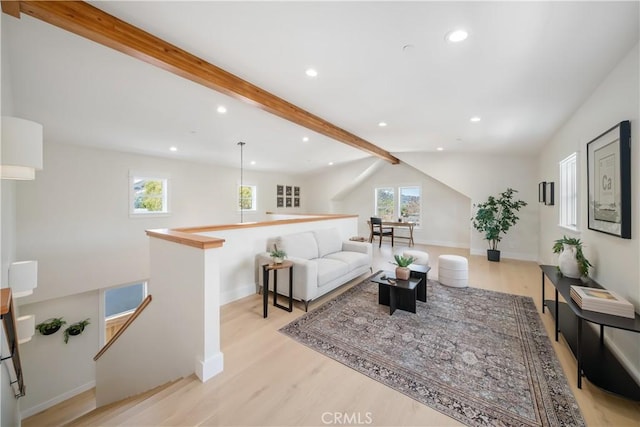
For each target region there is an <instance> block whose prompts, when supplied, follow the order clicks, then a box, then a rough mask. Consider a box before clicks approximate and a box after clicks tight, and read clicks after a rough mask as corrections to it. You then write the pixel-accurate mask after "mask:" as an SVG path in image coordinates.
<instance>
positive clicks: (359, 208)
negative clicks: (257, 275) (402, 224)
mask: <svg viewBox="0 0 640 427" xmlns="http://www.w3.org/2000/svg"><path fill="white" fill-rule="evenodd" d="M375 165H376V167H375V168H374V169H373V170H372V171H371V172H370V173H367V174H366V176H365V177H364V178H363V179H359V180H358V184H357V185H356V186H353V185H351V184H352V183H353V182H354V178H353V177H351V176H348V175H353V174H355V173H357V172H360V174H358V176H361V175H362V173H363V171H367V170H369V169H370V163H369V162H363V161H359V162H355V163H353V164H349V165H346V166H343V167H340V168H335V169H332V171H331V174H326V173H325V174H321V175H317V176H315V177H314V178H313V179H312V182H308V183H307V186H308V187H310V188H313V191H314V194H316V195H321V197H320V199H321V200H322V201H325V202H327V201H333V202H334V204H333V207H332V209H333V210H334V213H336V212H339V213H345V214H347V213H348V214H357V215H359V218H358V235H360V236H364V237H368V236H369V226H368V225H367V220H368V219H369V218H370V217H371V216H373V215H374V214H375V195H374V193H375V191H374V189H375V188H377V187H393V188H396V189H397V188H398V187H399V186H409V185H417V186H420V187H421V188H422V201H423V202H422V225H421V226H420V227H417V228H416V229H415V230H414V240H415V242H416V243H423V244H432V245H441V246H450V247H463V248H468V247H469V226H470V222H469V217H470V216H469V210H470V201H469V198H468V197H465V196H463V195H462V194H460V193H458V192H457V191H454V190H452V189H451V188H449V187H447V186H446V185H443V184H442V183H441V182H438V181H436V180H435V179H433V178H431V177H429V176H427V175H425V174H424V173H422V172H420V171H417V170H416V169H414V168H412V167H410V166H408V165H406V164H402V163H401V164H398V165H392V164H390V163H388V162H384V161H377V163H375ZM345 175H347V176H345ZM344 187H346V188H347V191H342V189H343V188H344ZM396 191H397V190H396ZM335 202H339V204H338V203H335ZM319 208H320V206H319ZM398 234H405V235H406V234H407V231H406V229H405V230H401V229H399V230H398ZM403 243H404V244H406V241H405V240H398V244H399V245H402V244H403Z"/></svg>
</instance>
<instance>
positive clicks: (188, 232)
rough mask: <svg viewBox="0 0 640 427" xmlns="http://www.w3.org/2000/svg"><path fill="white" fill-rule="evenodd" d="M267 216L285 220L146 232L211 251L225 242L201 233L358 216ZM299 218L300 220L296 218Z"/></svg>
mask: <svg viewBox="0 0 640 427" xmlns="http://www.w3.org/2000/svg"><path fill="white" fill-rule="evenodd" d="M267 215H283V216H286V217H287V218H285V219H274V220H270V221H259V222H243V223H235V224H220V225H204V226H196V227H180V228H171V229H170V228H159V229H153V230H146V233H147V236H149V237H155V238H158V239H163V240H168V241H170V242H174V243H179V244H181V245H187V246H192V247H194V248H199V249H211V248H219V247H222V245H223V244H224V242H225V240H224V239H220V238H217V237H210V236H203V235H202V234H199V233H211V232H215V231H220V230H240V229H244V228H255V227H271V226H274V225H283V224H295V223H301V222H313V221H326V220H327V219H343V218H357V217H358V215H342V214H288V213H287V214H279V213H277V212H267ZM296 217H298V218H296Z"/></svg>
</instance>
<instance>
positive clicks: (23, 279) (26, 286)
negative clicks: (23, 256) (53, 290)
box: [9, 261, 38, 298]
mask: <svg viewBox="0 0 640 427" xmlns="http://www.w3.org/2000/svg"><path fill="white" fill-rule="evenodd" d="M9 286H10V287H11V292H12V293H13V296H14V298H20V297H25V296H27V295H31V294H32V293H33V289H34V288H36V287H37V286H38V261H20V262H12V263H11V265H10V266H9Z"/></svg>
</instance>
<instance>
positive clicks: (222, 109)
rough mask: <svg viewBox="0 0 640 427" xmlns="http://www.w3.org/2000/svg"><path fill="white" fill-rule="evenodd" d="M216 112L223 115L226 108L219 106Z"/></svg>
mask: <svg viewBox="0 0 640 427" xmlns="http://www.w3.org/2000/svg"><path fill="white" fill-rule="evenodd" d="M216 111H217V112H218V113H220V114H224V113H226V112H227V107H225V106H224V105H220V106H219V107H218V109H217V110H216Z"/></svg>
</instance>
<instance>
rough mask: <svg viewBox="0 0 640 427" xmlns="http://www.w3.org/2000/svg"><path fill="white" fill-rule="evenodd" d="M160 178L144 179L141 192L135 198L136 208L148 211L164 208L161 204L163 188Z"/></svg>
mask: <svg viewBox="0 0 640 427" xmlns="http://www.w3.org/2000/svg"><path fill="white" fill-rule="evenodd" d="M162 187H163V186H162V181H161V180H155V181H153V180H151V181H144V185H143V193H142V194H140V195H138V197H137V198H136V205H135V207H136V208H137V209H146V210H147V211H149V212H158V211H162V210H164V207H163V206H162V199H163V188H162Z"/></svg>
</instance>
